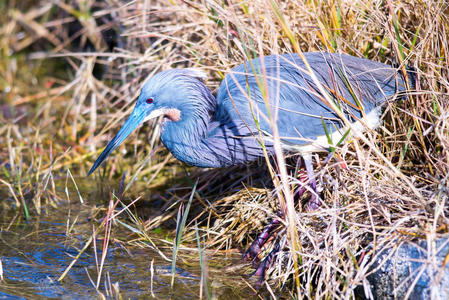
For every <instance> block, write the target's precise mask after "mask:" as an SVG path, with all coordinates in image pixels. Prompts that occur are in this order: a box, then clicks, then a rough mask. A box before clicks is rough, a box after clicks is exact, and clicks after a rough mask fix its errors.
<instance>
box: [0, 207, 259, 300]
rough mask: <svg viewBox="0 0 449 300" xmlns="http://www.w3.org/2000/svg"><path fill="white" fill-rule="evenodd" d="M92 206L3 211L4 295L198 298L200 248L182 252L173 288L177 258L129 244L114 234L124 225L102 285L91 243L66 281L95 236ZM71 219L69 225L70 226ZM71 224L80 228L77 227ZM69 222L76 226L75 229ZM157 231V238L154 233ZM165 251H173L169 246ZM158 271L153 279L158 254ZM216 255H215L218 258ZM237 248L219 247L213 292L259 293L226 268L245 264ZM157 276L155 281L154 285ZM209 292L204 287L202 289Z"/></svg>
mask: <svg viewBox="0 0 449 300" xmlns="http://www.w3.org/2000/svg"><path fill="white" fill-rule="evenodd" d="M91 212H92V206H89V205H82V204H81V203H79V202H77V203H75V202H73V203H72V204H69V203H60V205H58V208H53V207H50V208H47V210H46V211H45V212H44V213H43V214H42V215H41V216H36V215H34V216H32V218H31V220H28V221H26V220H24V218H23V214H22V213H17V212H11V213H5V212H3V213H2V215H1V216H0V260H1V263H2V267H3V280H1V281H0V299H3V298H8V299H37V298H64V299H91V298H98V296H99V295H100V293H101V294H103V295H104V296H106V297H107V298H115V297H116V296H117V295H120V296H121V297H123V298H124V299H128V298H150V297H154V298H157V299H170V298H171V299H198V298H199V294H200V289H201V288H200V281H201V280H200V278H201V269H200V266H199V260H198V257H197V256H196V255H197V254H195V252H194V251H190V252H188V253H184V254H185V255H184V254H183V253H182V252H181V253H180V258H179V259H178V262H180V263H178V264H177V272H176V276H175V284H174V289H171V288H170V281H171V262H169V261H166V260H164V259H162V257H161V256H160V255H159V254H158V253H157V252H156V251H153V250H152V249H150V248H147V247H137V246H130V245H125V244H123V243H122V242H118V239H115V241H114V238H116V237H118V236H120V234H122V235H123V234H129V232H126V233H120V232H117V231H120V230H122V231H123V230H124V229H123V227H119V226H115V227H114V229H113V231H114V232H113V233H112V238H113V240H112V241H111V243H110V245H109V249H108V252H107V257H106V260H105V264H104V269H103V272H102V276H101V280H100V284H99V286H98V290H97V289H96V288H95V284H96V282H97V274H98V272H97V266H96V258H95V251H94V250H93V247H92V246H89V248H88V249H87V250H86V251H85V252H84V253H83V254H82V255H81V256H80V258H79V259H78V260H77V261H76V263H75V264H74V265H73V267H72V268H71V269H70V271H69V272H68V274H67V275H66V277H65V278H64V279H63V280H62V281H58V278H59V277H60V276H61V274H62V273H63V272H64V270H65V269H66V268H67V267H68V266H69V264H70V263H71V262H72V260H73V258H74V257H75V256H77V255H78V254H79V252H80V250H81V249H82V248H83V247H84V245H85V243H86V241H88V239H89V238H90V237H91V236H92V232H93V226H95V228H96V227H97V226H98V225H99V222H98V221H96V222H94V221H92V220H91ZM67 220H69V225H67ZM72 224H74V225H73V227H72ZM68 228H70V230H69V231H68ZM102 237H103V235H101V236H98V239H97V240H96V244H97V249H98V250H97V256H98V259H100V257H101V249H102V244H103V240H102V239H101V238H102ZM156 239H157V237H155V240H156ZM164 249H165V250H164V254H165V255H166V256H167V257H168V258H171V249H170V247H164ZM152 260H154V276H153V280H152V279H151V278H152V276H151V261H152ZM212 260H213V262H212ZM239 261H240V254H239V253H238V252H235V253H233V254H232V255H230V254H229V255H227V256H226V257H220V256H219V255H218V254H214V255H213V256H212V257H211V261H210V264H209V266H208V271H209V281H210V286H211V289H212V295H213V296H214V297H215V298H219V299H236V298H237V299H239V298H242V299H244V298H253V297H254V294H253V292H252V291H251V289H250V288H249V287H248V285H247V284H245V281H246V280H247V278H246V277H244V276H242V274H230V272H223V268H224V267H225V266H231V265H233V264H235V263H239ZM214 266H215V267H214ZM151 283H152V285H153V288H152V289H151ZM202 296H203V298H204V299H206V297H205V295H204V291H203V294H202Z"/></svg>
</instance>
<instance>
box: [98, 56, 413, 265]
mask: <svg viewBox="0 0 449 300" xmlns="http://www.w3.org/2000/svg"><path fill="white" fill-rule="evenodd" d="M304 56H305V58H306V61H307V62H308V64H309V65H310V67H311V69H308V68H307V67H306V64H305V63H304V61H303V59H302V58H300V56H299V55H297V54H283V55H270V56H265V57H260V58H255V59H252V60H250V61H248V62H246V63H244V64H242V65H239V66H238V67H236V68H234V69H233V70H232V71H231V72H230V74H228V75H227V76H226V77H225V78H224V80H223V81H222V82H221V84H220V87H219V89H218V93H217V96H216V97H214V95H213V94H212V92H211V91H210V90H209V89H208V88H207V87H206V85H205V84H204V83H203V81H202V79H204V78H205V74H204V73H203V72H201V71H199V70H196V69H172V70H167V71H163V72H160V73H158V74H156V75H154V76H153V77H151V78H150V79H149V80H148V81H147V82H146V84H145V85H144V86H143V88H142V91H141V93H140V96H139V98H138V99H137V103H136V106H135V108H134V110H133V111H132V113H131V115H130V116H129V118H128V119H127V120H126V122H125V124H124V125H123V126H122V128H121V129H120V130H119V132H118V133H117V135H116V136H115V137H114V138H113V139H112V140H111V141H110V142H109V144H108V145H107V146H106V148H105V149H104V151H103V153H101V155H100V157H98V159H97V160H96V161H95V163H94V165H93V166H92V168H91V169H90V171H89V174H91V173H92V172H93V171H94V170H95V169H96V168H97V167H98V166H99V165H100V164H101V163H102V162H103V161H104V160H105V158H106V157H107V156H108V155H109V153H111V151H113V150H114V149H115V148H117V147H118V146H119V145H120V144H121V143H122V142H123V141H124V139H125V138H126V137H127V136H128V135H129V134H130V133H131V132H132V131H133V130H134V129H135V128H136V127H137V126H138V125H140V124H142V123H143V122H145V121H147V120H150V119H153V118H156V117H159V116H164V122H163V125H162V130H161V140H162V142H163V144H164V145H165V146H166V147H167V148H168V149H169V150H170V152H171V153H172V154H173V155H174V156H175V157H176V158H177V159H179V160H181V161H183V162H185V163H187V164H189V165H193V166H198V167H206V168H220V167H227V166H231V165H236V164H242V163H246V162H249V161H253V160H255V159H257V158H259V157H263V156H264V152H263V147H262V144H263V145H264V148H265V149H266V151H267V153H268V154H269V155H273V154H274V147H273V139H272V132H273V131H272V126H273V124H276V126H277V128H278V132H279V135H280V139H281V142H282V145H283V147H284V148H285V149H286V151H291V150H294V151H297V152H299V153H300V154H301V155H302V157H303V160H304V163H305V166H306V170H307V173H308V177H309V182H310V185H311V187H312V189H315V179H314V173H313V166H312V162H311V156H310V153H313V152H317V151H326V150H329V149H330V147H332V146H333V145H332V143H336V142H338V141H339V140H340V139H341V137H343V136H344V135H345V134H346V132H347V131H348V129H349V128H348V124H347V123H346V124H345V122H344V121H343V119H346V120H349V122H350V123H352V126H349V127H350V128H351V129H353V130H363V129H367V128H369V129H373V128H375V127H376V126H377V125H378V124H379V122H380V115H381V107H382V105H383V104H384V103H385V102H386V101H387V100H388V99H390V98H392V97H393V96H394V95H396V94H397V93H398V92H401V91H405V90H406V88H405V86H406V85H405V80H404V78H403V77H402V76H401V73H400V72H398V70H397V69H395V68H393V67H391V66H388V65H386V64H382V63H378V62H374V61H371V60H368V59H363V58H357V57H354V56H350V55H345V54H335V53H321V52H312V53H305V54H304ZM311 72H313V73H314V75H315V78H314V77H313V76H312V74H311ZM409 76H410V75H409ZM324 93H327V96H326V95H324ZM329 101H330V102H332V103H330V102H329ZM337 110H338V111H337ZM270 115H271V116H272V117H271V118H270V117H269V116H270ZM273 116H275V117H273ZM273 120H275V121H273ZM312 198H313V197H312ZM318 205H319V201H318V200H317V199H315V200H311V201H309V208H311V209H314V208H317V207H318ZM272 224H273V223H272ZM272 224H270V225H272ZM274 225H276V224H274ZM274 225H273V226H274ZM273 226H272V227H273ZM271 230H272V228H271V229H269V230H265V231H264V232H265V233H268V234H269V232H270V231H271ZM266 238H267V237H266V234H265V235H264V234H262V235H261V236H260V237H259V238H258V239H256V241H255V242H254V243H253V245H252V246H251V247H250V251H249V252H248V253H247V256H250V257H254V256H255V255H257V252H258V251H259V248H260V247H261V246H262V245H263V243H264V242H265V241H266Z"/></svg>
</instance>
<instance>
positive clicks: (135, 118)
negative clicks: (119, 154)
mask: <svg viewBox="0 0 449 300" xmlns="http://www.w3.org/2000/svg"><path fill="white" fill-rule="evenodd" d="M144 120H145V114H144V113H140V114H137V113H136V112H135V111H133V112H132V113H131V115H130V116H129V117H128V119H127V120H126V122H125V124H123V126H122V128H120V130H119V131H118V133H117V135H116V136H115V137H114V138H113V139H112V140H111V141H110V142H109V144H108V145H107V146H106V148H105V149H104V150H103V152H102V153H101V154H100V156H99V157H98V158H97V160H96V161H95V163H94V165H93V166H92V168H91V169H90V171H89V173H88V174H87V176H89V175H90V174H92V173H93V172H94V171H95V169H97V168H98V166H100V164H101V163H102V162H103V161H104V160H105V159H106V157H108V155H109V154H110V153H111V152H112V151H113V150H114V149H115V148H117V147H118V146H120V144H121V143H123V141H124V140H125V139H126V138H127V137H128V135H129V134H130V133H131V132H132V131H133V130H134V129H135V128H136V127H137V126H138V125H139V124H140V123H142V122H144Z"/></svg>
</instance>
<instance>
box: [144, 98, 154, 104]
mask: <svg viewBox="0 0 449 300" xmlns="http://www.w3.org/2000/svg"><path fill="white" fill-rule="evenodd" d="M145 102H146V103H148V104H151V103H153V98H148V99H147V100H145Z"/></svg>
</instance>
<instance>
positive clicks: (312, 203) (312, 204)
mask: <svg viewBox="0 0 449 300" xmlns="http://www.w3.org/2000/svg"><path fill="white" fill-rule="evenodd" d="M303 159H304V164H305V165H306V170H307V176H308V177H309V184H310V187H311V188H312V196H311V197H310V200H309V203H307V207H306V210H307V211H311V210H315V209H317V208H318V207H320V205H321V200H320V197H319V196H318V194H317V191H316V179H315V172H314V171H313V164H312V156H311V155H304V156H303Z"/></svg>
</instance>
